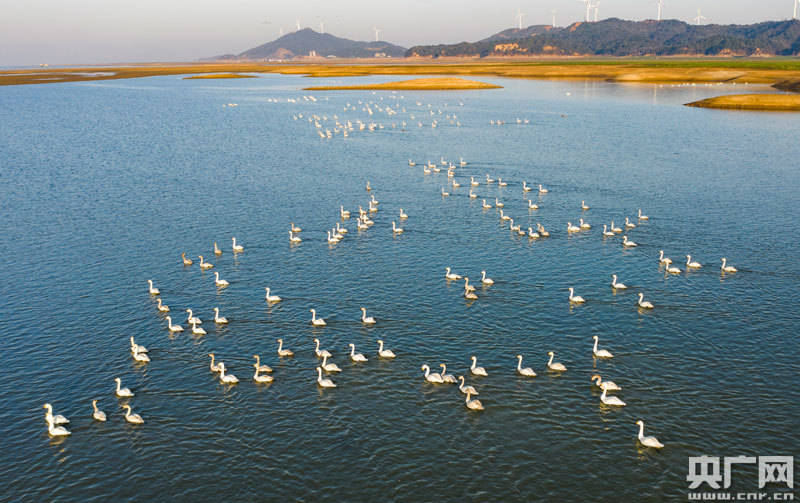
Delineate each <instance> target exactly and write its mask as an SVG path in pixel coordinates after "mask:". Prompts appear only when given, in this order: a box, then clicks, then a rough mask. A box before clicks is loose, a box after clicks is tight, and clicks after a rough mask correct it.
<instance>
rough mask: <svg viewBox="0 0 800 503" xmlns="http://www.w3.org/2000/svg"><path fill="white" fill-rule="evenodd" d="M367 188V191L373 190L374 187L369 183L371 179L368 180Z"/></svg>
mask: <svg viewBox="0 0 800 503" xmlns="http://www.w3.org/2000/svg"><path fill="white" fill-rule="evenodd" d="M366 189H367V192H369V191H371V190H372V187H371V186H370V184H369V180H367V186H366Z"/></svg>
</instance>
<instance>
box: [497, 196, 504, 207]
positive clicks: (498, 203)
mask: <svg viewBox="0 0 800 503" xmlns="http://www.w3.org/2000/svg"><path fill="white" fill-rule="evenodd" d="M494 205H495V206H497V207H498V208H504V207H505V206H506V205H505V204H503V202H502V201H500V200H499V199H497V198H496V197H495V198H494Z"/></svg>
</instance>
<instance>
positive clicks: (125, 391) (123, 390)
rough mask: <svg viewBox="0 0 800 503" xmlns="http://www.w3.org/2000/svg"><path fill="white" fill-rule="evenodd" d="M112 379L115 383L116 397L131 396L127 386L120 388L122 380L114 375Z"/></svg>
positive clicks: (131, 393)
mask: <svg viewBox="0 0 800 503" xmlns="http://www.w3.org/2000/svg"><path fill="white" fill-rule="evenodd" d="M114 381H116V383H117V391H116V395H117V397H118V398H130V397H132V396H133V392H132V391H131V390H129V389H128V388H122V387H121V386H122V380H121V379H120V378H119V377H115V378H114Z"/></svg>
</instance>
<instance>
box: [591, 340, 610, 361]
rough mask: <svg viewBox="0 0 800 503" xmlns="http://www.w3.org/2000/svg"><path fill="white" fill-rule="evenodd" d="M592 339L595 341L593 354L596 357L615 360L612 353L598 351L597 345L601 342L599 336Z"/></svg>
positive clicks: (603, 350) (602, 350)
mask: <svg viewBox="0 0 800 503" xmlns="http://www.w3.org/2000/svg"><path fill="white" fill-rule="evenodd" d="M592 339H594V347H593V348H592V354H593V355H594V356H596V357H597V358H614V355H612V354H611V352H610V351H608V350H605V349H597V343H598V341H599V340H600V338H599V337H598V336H596V335H594V336H592Z"/></svg>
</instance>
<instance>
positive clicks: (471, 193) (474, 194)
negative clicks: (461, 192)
mask: <svg viewBox="0 0 800 503" xmlns="http://www.w3.org/2000/svg"><path fill="white" fill-rule="evenodd" d="M469 198H470V199H477V198H478V194H476V193H474V192H472V189H469Z"/></svg>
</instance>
